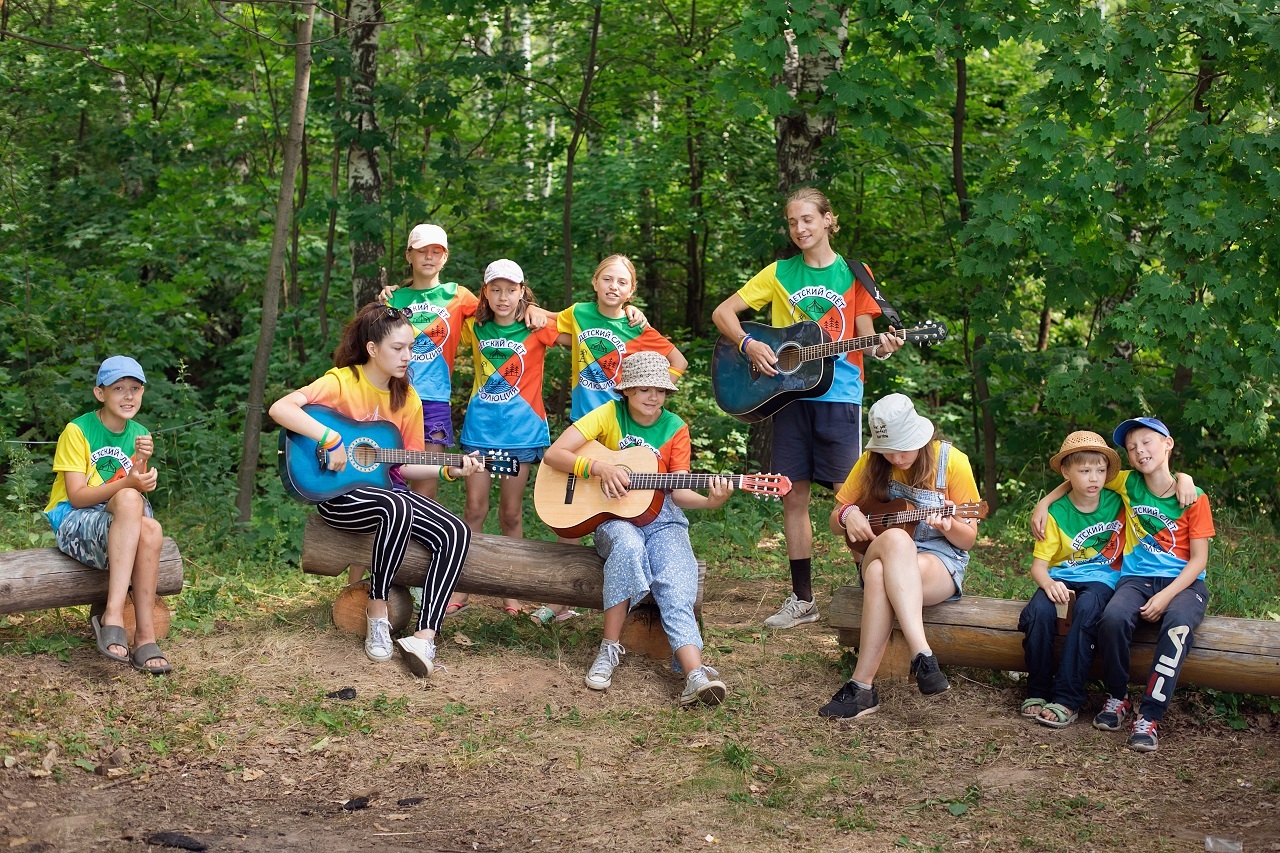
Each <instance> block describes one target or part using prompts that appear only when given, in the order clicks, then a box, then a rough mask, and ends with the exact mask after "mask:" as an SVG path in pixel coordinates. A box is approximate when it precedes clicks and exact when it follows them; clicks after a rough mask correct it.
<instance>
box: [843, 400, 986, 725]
mask: <svg viewBox="0 0 1280 853" xmlns="http://www.w3.org/2000/svg"><path fill="white" fill-rule="evenodd" d="M867 420H868V422H869V424H870V427H871V440H870V441H869V442H867V450H866V452H865V453H863V454H862V456H861V457H860V458H859V459H858V461H857V463H856V464H854V466H853V470H852V471H850V472H849V477H848V479H846V480H845V482H844V485H843V486H841V487H840V491H839V492H837V493H836V507H835V509H834V510H832V512H831V531H832V532H833V533H835V534H836V535H839V536H843V537H844V538H845V542H846V543H847V544H848V545H849V546H850V549H851V550H854V553H855V554H856V553H858V551H857V550H856V549H855V548H854V545H855V543H858V548H863V547H865V549H866V550H865V552H864V553H863V556H862V566H861V576H862V586H863V599H862V629H861V633H860V636H859V640H858V663H857V666H856V667H855V668H854V670H853V678H851V679H850V680H849V681H848V682H846V683H845V684H844V685H842V686H841V687H840V689H839V690H838V691H836V694H835V696H833V697H832V698H831V701H830V702H828V703H827V704H826V705H823V706H822V707H821V708H819V709H818V714H819V715H820V716H823V717H861V716H862V715H863V714H870V713H872V712H874V711H875V710H876V709H878V708H879V707H880V699H879V697H878V696H877V695H876V689H875V687H874V685H873V683H872V682H873V680H874V678H875V675H876V670H878V669H879V668H880V660H881V658H882V657H884V651H885V647H886V646H888V644H889V637H890V635H891V634H892V633H893V622H894V619H895V618H896V619H897V620H898V625H899V627H901V629H902V634H903V637H904V638H905V639H906V642H907V644H908V645H909V646H910V648H911V655H912V658H911V673H912V675H914V676H915V677H916V684H917V685H918V686H919V688H920V692H921V693H924V694H926V695H929V694H934V693H941V692H943V691H944V690H948V689H950V687H951V685H950V684H949V683H948V682H947V677H946V676H945V675H943V674H942V671H941V670H940V669H939V668H938V659H937V657H935V656H934V654H933V650H932V649H930V648H929V641H928V640H927V639H926V638H925V635H924V619H923V616H922V613H921V609H922V608H923V607H926V606H928V605H932V604H938V603H939V602H942V601H947V600H950V599H956V598H959V597H960V591H961V585H962V584H963V582H964V572H965V567H966V566H968V564H969V551H970V549H972V548H973V544H974V542H976V541H977V538H978V525H977V522H976V520H974V519H971V518H955V517H952V516H950V515H943V514H941V513H940V512H939V513H932V514H930V515H928V516H926V517H925V519H924V520H923V521H921V522H920V523H919V524H917V525H916V527H915V530H914V532H913V533H908V532H907V531H905V530H902V529H900V528H890V529H888V530H885V531H883V532H882V533H880V535H878V536H876V535H874V534H873V533H872V529H871V525H870V523H869V522H868V520H867V516H866V515H865V514H864V513H863V511H862V510H861V509H859V508H858V504H859V502H865V501H868V500H869V501H875V502H879V503H886V502H888V501H890V500H894V499H897V498H905V499H906V500H908V501H909V502H910V503H911V504H913V505H914V506H915V507H916V508H917V509H932V508H937V509H942V508H943V507H946V506H949V505H954V504H960V503H974V502H977V501H978V486H977V483H975V482H974V479H973V469H972V468H971V467H970V466H969V458H968V457H967V456H965V455H964V454H963V453H961V452H960V451H959V450H957V449H956V448H955V447H953V446H952V445H951V443H950V442H948V441H945V440H943V439H942V438H941V437H940V436H939V434H938V431H937V430H936V429H935V428H934V426H933V423H932V422H931V421H930V420H929V419H928V418H926V417H923V416H921V415H919V414H917V413H916V410H915V406H914V405H912V403H911V400H910V399H909V398H907V397H906V396H904V395H902V394H890V395H888V396H887V397H882V398H881V399H880V400H878V401H876V404H875V405H874V406H872V407H871V411H870V412H869V414H868V418H867ZM867 540H871V541H870V544H865V543H866V542H867Z"/></svg>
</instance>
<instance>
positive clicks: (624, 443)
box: [618, 433, 662, 456]
mask: <svg viewBox="0 0 1280 853" xmlns="http://www.w3.org/2000/svg"><path fill="white" fill-rule="evenodd" d="M628 447H647V448H649V449H650V450H651V451H653V455H654V456H661V455H662V454H661V453H660V452H659V451H658V448H656V447H654V446H653V445H652V444H650V443H649V442H647V441H645V440H644V439H643V438H641V437H640V436H638V435H632V434H630V433H627V434H626V435H624V436H623V437H622V438H620V439H619V440H618V449H619V450H626V449H627V448H628Z"/></svg>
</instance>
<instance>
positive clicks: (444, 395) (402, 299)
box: [387, 281, 479, 403]
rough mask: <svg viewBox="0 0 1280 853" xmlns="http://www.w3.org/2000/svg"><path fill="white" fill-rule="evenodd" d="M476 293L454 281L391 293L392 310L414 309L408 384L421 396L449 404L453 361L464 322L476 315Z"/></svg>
mask: <svg viewBox="0 0 1280 853" xmlns="http://www.w3.org/2000/svg"><path fill="white" fill-rule="evenodd" d="M478 301H479V300H477V299H476V297H475V294H473V293H472V292H471V291H470V290H467V289H466V288H465V287H459V286H458V285H457V284H455V283H454V282H451V281H449V282H441V283H440V284H438V285H436V286H435V287H428V288H426V289H425V290H414V289H413V288H411V287H402V288H400V289H399V290H396V291H394V292H393V293H392V294H391V298H390V299H389V300H388V301H387V304H388V305H390V306H391V307H392V308H411V309H413V316H412V317H411V318H410V319H409V322H410V323H412V324H413V329H414V331H415V332H417V337H415V338H414V341H413V353H412V354H411V355H410V356H409V384H411V385H413V387H414V389H415V390H416V391H417V392H418V397H420V398H421V399H423V400H430V401H432V402H438V403H447V402H449V395H450V392H451V390H452V387H453V386H452V385H451V384H450V379H449V377H450V375H451V374H452V373H453V358H454V356H455V355H457V353H458V341H459V339H461V337H462V321H463V320H465V319H466V318H468V317H471V316H473V315H474V314H475V313H476V304H477V303H478Z"/></svg>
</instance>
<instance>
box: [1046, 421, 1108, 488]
mask: <svg viewBox="0 0 1280 853" xmlns="http://www.w3.org/2000/svg"><path fill="white" fill-rule="evenodd" d="M1081 450H1091V451H1093V452H1094V453H1101V454H1102V455H1103V456H1105V457H1106V458H1107V479H1108V480H1110V479H1111V478H1112V477H1114V476H1115V475H1116V472H1118V471H1119V470H1120V454H1119V453H1116V452H1115V451H1114V450H1112V449H1111V447H1110V446H1109V445H1108V444H1107V440H1106V439H1105V438H1103V437H1102V436H1100V435H1098V434H1097V433H1096V432H1089V431H1088V430H1087V429H1082V430H1077V431H1076V432H1073V433H1071V435H1069V436H1067V437H1066V439H1064V440H1063V442H1062V449H1061V450H1059V451H1058V452H1057V453H1055V454H1054V455H1053V458H1051V459H1050V460H1049V467H1050V468H1052V469H1053V470H1055V471H1057V472H1058V473H1059V474H1061V473H1062V460H1063V459H1066V458H1067V457H1068V456H1070V455H1071V454H1072V453H1078V452H1080V451H1081Z"/></svg>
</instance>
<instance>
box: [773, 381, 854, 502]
mask: <svg viewBox="0 0 1280 853" xmlns="http://www.w3.org/2000/svg"><path fill="white" fill-rule="evenodd" d="M861 455H862V407H861V406H859V405H858V404H857V403H822V402H818V401H816V400H797V401H796V402H794V403H791V404H789V405H787V406H784V407H783V408H782V410H781V411H779V412H778V413H777V414H776V415H774V416H773V458H772V461H771V462H770V464H769V467H770V470H772V471H773V473H775V474H782V475H783V476H785V477H790V478H791V479H792V480H796V481H799V480H809V481H811V482H814V483H817V484H819V485H822V486H826V487H827V488H828V489H830V488H835V487H838V486H839V485H840V484H842V483H844V481H845V479H846V478H847V477H848V476H849V472H850V471H852V470H853V463H855V462H857V461H858V457H859V456H861Z"/></svg>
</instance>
